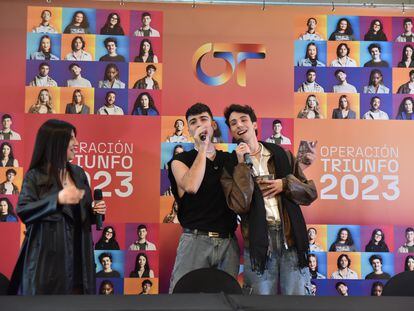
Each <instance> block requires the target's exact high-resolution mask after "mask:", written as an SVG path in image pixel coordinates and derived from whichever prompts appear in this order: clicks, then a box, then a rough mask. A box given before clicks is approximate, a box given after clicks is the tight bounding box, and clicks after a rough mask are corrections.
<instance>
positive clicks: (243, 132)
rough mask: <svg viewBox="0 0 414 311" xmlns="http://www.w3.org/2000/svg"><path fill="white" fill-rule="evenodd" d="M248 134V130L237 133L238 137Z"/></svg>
mask: <svg viewBox="0 0 414 311" xmlns="http://www.w3.org/2000/svg"><path fill="white" fill-rule="evenodd" d="M246 132H247V130H242V131H238V132H237V135H240V136H241V135H243V134H245V133H246Z"/></svg>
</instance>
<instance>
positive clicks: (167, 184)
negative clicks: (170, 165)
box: [160, 170, 171, 195]
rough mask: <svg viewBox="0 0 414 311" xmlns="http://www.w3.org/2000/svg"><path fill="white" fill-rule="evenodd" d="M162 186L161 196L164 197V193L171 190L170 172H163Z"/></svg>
mask: <svg viewBox="0 0 414 311" xmlns="http://www.w3.org/2000/svg"><path fill="white" fill-rule="evenodd" d="M160 175H161V186H160V195H164V193H165V192H166V191H167V190H168V189H169V188H170V186H171V183H170V180H169V179H168V170H161V173H160Z"/></svg>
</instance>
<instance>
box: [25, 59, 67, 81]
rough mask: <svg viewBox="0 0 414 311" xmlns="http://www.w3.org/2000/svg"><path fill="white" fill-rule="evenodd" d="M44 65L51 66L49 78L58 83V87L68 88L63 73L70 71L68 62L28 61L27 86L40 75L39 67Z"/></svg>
mask: <svg viewBox="0 0 414 311" xmlns="http://www.w3.org/2000/svg"><path fill="white" fill-rule="evenodd" d="M42 63H47V64H48V65H49V77H50V78H52V79H53V80H54V81H56V83H57V86H66V84H67V83H66V81H67V79H65V78H64V76H63V75H62V72H63V71H66V70H68V69H67V66H66V62H62V61H44V60H28V61H26V85H30V82H32V81H33V79H34V78H35V77H36V76H37V75H38V74H39V67H40V64H42Z"/></svg>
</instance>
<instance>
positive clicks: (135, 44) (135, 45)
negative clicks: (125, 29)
mask: <svg viewBox="0 0 414 311" xmlns="http://www.w3.org/2000/svg"><path fill="white" fill-rule="evenodd" d="M142 40H149V41H150V43H151V47H152V51H153V53H154V55H155V56H157V59H158V63H162V60H163V58H162V38H159V37H151V38H150V37H131V38H130V40H129V58H130V60H129V61H130V62H134V61H135V57H137V56H138V55H139V50H140V46H141V42H142Z"/></svg>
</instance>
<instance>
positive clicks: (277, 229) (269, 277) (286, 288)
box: [244, 226, 311, 295]
mask: <svg viewBox="0 0 414 311" xmlns="http://www.w3.org/2000/svg"><path fill="white" fill-rule="evenodd" d="M269 236H270V243H271V249H272V252H271V254H270V258H269V261H268V264H267V269H266V270H265V271H264V273H263V274H262V275H259V274H257V273H256V272H253V271H252V269H251V263H250V255H249V250H248V249H245V250H244V288H245V290H247V291H250V292H251V294H255V295H276V294H278V293H279V290H278V289H279V288H280V294H282V295H308V294H309V293H310V285H311V284H310V273H309V269H308V268H307V267H305V268H302V269H300V268H299V266H298V256H297V252H296V249H294V248H292V249H286V247H285V245H284V239H283V230H282V228H281V226H269Z"/></svg>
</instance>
